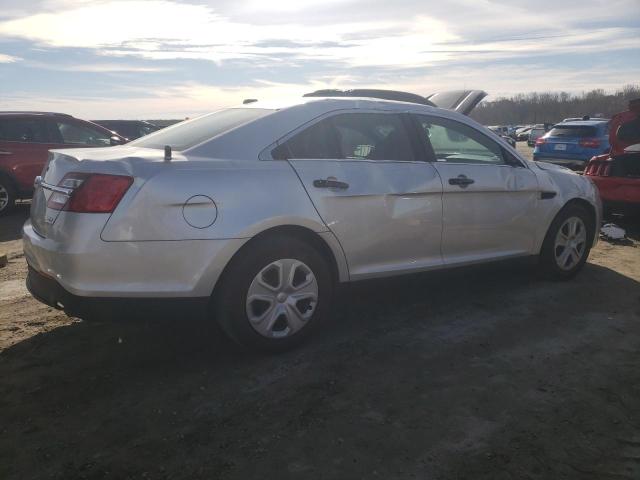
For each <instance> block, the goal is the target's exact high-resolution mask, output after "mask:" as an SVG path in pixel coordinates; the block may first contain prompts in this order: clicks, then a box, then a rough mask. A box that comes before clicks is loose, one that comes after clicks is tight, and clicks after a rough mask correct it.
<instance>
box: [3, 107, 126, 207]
mask: <svg viewBox="0 0 640 480" xmlns="http://www.w3.org/2000/svg"><path fill="white" fill-rule="evenodd" d="M125 142H126V140H125V139H124V138H123V137H121V136H120V135H117V134H115V133H114V132H112V131H111V130H107V129H106V128H104V127H101V126H100V125H96V124H95V123H91V122H87V121H85V120H80V119H77V118H73V117H72V116H71V115H64V114H61V113H46V112H0V215H2V214H5V213H7V212H9V211H10V210H11V209H12V208H13V206H14V204H15V201H16V199H18V198H30V197H31V194H32V193H33V181H34V179H35V178H36V177H37V176H38V175H40V173H41V172H42V169H43V167H44V164H45V163H46V161H47V158H48V155H49V150H50V149H52V148H78V147H108V146H110V145H120V144H122V143H125Z"/></svg>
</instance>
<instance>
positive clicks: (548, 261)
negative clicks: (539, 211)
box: [540, 204, 595, 280]
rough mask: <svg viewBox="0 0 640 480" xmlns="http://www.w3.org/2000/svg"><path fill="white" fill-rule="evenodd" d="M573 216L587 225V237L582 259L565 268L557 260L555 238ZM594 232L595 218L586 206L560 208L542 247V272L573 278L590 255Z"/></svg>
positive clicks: (576, 205) (572, 205) (552, 275)
mask: <svg viewBox="0 0 640 480" xmlns="http://www.w3.org/2000/svg"><path fill="white" fill-rule="evenodd" d="M571 217H577V218H579V219H580V220H582V223H583V225H584V226H585V227H586V239H585V242H584V249H583V250H582V256H581V257H580V260H579V261H578V262H576V263H575V264H574V265H571V266H570V268H568V269H563V268H561V267H560V266H559V264H558V261H557V260H556V253H557V252H556V248H555V240H556V236H557V235H558V231H559V229H560V228H562V227H563V226H564V225H565V222H566V221H567V220H568V219H570V218H571ZM594 234H595V224H594V218H593V215H591V214H590V212H589V211H588V210H587V209H586V208H585V207H583V206H581V205H578V204H569V205H567V206H565V207H564V208H563V209H562V210H560V212H558V214H557V215H556V218H554V220H553V222H551V226H550V227H549V230H548V231H547V235H546V236H545V239H544V242H543V244H542V249H541V250H540V267H541V270H542V273H543V274H545V275H546V276H548V277H551V278H555V279H558V280H568V279H570V278H573V277H574V276H575V275H576V274H577V273H578V272H579V271H580V270H581V269H582V267H583V266H584V264H585V262H586V261H587V258H588V257H589V252H590V250H591V245H592V243H593V236H594ZM558 249H559V252H562V251H563V249H562V247H558Z"/></svg>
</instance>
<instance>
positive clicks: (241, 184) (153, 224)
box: [101, 159, 328, 242]
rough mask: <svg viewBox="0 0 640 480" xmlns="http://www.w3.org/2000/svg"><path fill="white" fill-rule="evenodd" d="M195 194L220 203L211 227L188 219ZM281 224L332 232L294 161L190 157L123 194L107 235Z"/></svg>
mask: <svg viewBox="0 0 640 480" xmlns="http://www.w3.org/2000/svg"><path fill="white" fill-rule="evenodd" d="M194 196H206V197H209V198H210V199H212V200H213V202H215V207H213V208H215V209H216V210H217V211H216V212H215V221H214V222H213V223H212V224H211V225H210V226H207V227H205V228H195V227H193V226H191V225H190V224H189V223H187V221H186V220H185V216H184V209H185V203H186V202H187V200H188V199H190V198H192V197H194ZM186 208H188V207H186ZM207 208H210V207H207ZM278 225H298V226H302V227H306V228H309V229H311V230H313V231H315V232H325V231H328V229H327V228H326V226H325V225H324V224H323V222H322V220H321V219H320V217H319V216H318V213H317V212H316V210H315V208H314V207H313V204H312V203H311V201H310V200H309V198H308V196H307V194H306V192H305V190H304V188H303V187H302V184H301V182H300V180H299V179H298V177H297V176H296V174H295V172H294V171H293V169H292V168H291V167H290V166H289V164H288V163H286V162H281V161H266V162H263V161H257V160H255V161H247V160H197V159H190V160H189V161H187V162H171V163H166V164H159V165H157V168H156V169H155V172H154V173H153V174H152V175H151V176H150V177H149V178H147V179H146V181H145V182H144V184H143V185H141V186H140V187H139V188H138V189H137V191H133V192H130V193H128V194H127V195H126V196H125V198H123V200H122V202H121V203H120V204H119V205H118V207H117V209H116V211H115V212H114V213H113V215H112V217H111V218H110V219H109V221H108V222H107V224H106V226H105V227H104V229H103V231H102V234H101V238H102V239H103V240H104V241H109V242H118V241H163V240H170V241H171V240H172V241H175V240H196V239H230V238H249V237H252V236H254V235H256V234H257V233H260V232H262V231H264V230H266V229H268V228H271V227H275V226H278Z"/></svg>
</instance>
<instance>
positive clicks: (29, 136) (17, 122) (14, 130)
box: [0, 118, 47, 143]
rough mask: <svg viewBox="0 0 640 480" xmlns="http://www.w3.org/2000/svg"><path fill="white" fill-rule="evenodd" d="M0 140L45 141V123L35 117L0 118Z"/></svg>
mask: <svg viewBox="0 0 640 480" xmlns="http://www.w3.org/2000/svg"><path fill="white" fill-rule="evenodd" d="M0 141H4V142H22V143H46V142H47V132H46V125H45V123H44V121H42V120H39V119H36V118H34V119H30V118H3V119H0Z"/></svg>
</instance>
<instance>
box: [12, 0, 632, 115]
mask: <svg viewBox="0 0 640 480" xmlns="http://www.w3.org/2000/svg"><path fill="white" fill-rule="evenodd" d="M0 6H1V8H0V110H46V111H59V112H65V113H70V114H73V115H75V116H78V117H81V118H87V119H106V118H132V119H135V118H139V119H158V118H184V117H190V116H194V115H198V114H202V113H206V112H210V111H214V110H216V109H219V108H222V107H227V106H233V105H237V104H239V103H241V102H242V100H243V99H245V98H258V99H261V100H262V99H264V100H274V99H278V98H284V97H290V96H300V95H302V94H303V93H305V92H309V91H313V90H316V89H319V88H358V87H360V88H362V87H372V88H388V89H397V90H406V91H410V92H414V93H418V94H422V95H426V94H429V93H433V92H435V91H439V90H447V89H462V88H469V89H483V90H486V91H487V92H489V94H490V97H488V100H491V99H495V98H498V97H501V96H509V95H512V94H516V93H526V92H531V91H568V92H572V93H580V92H583V91H588V90H592V89H596V88H601V89H605V90H608V91H613V90H616V89H618V88H620V87H622V86H623V85H626V84H635V85H638V84H640V0H603V1H600V0H565V1H562V2H561V1H558V0H554V1H547V0H537V1H531V0H527V1H522V0H509V1H503V0H450V1H445V0H438V1H432V0H392V1H390V0H383V1H377V0H306V1H305V0H266V1H265V0H262V1H259V0H246V1H243V0H208V1H207V0H202V1H182V0H144V1H142V0H134V1H124V0H0Z"/></svg>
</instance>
